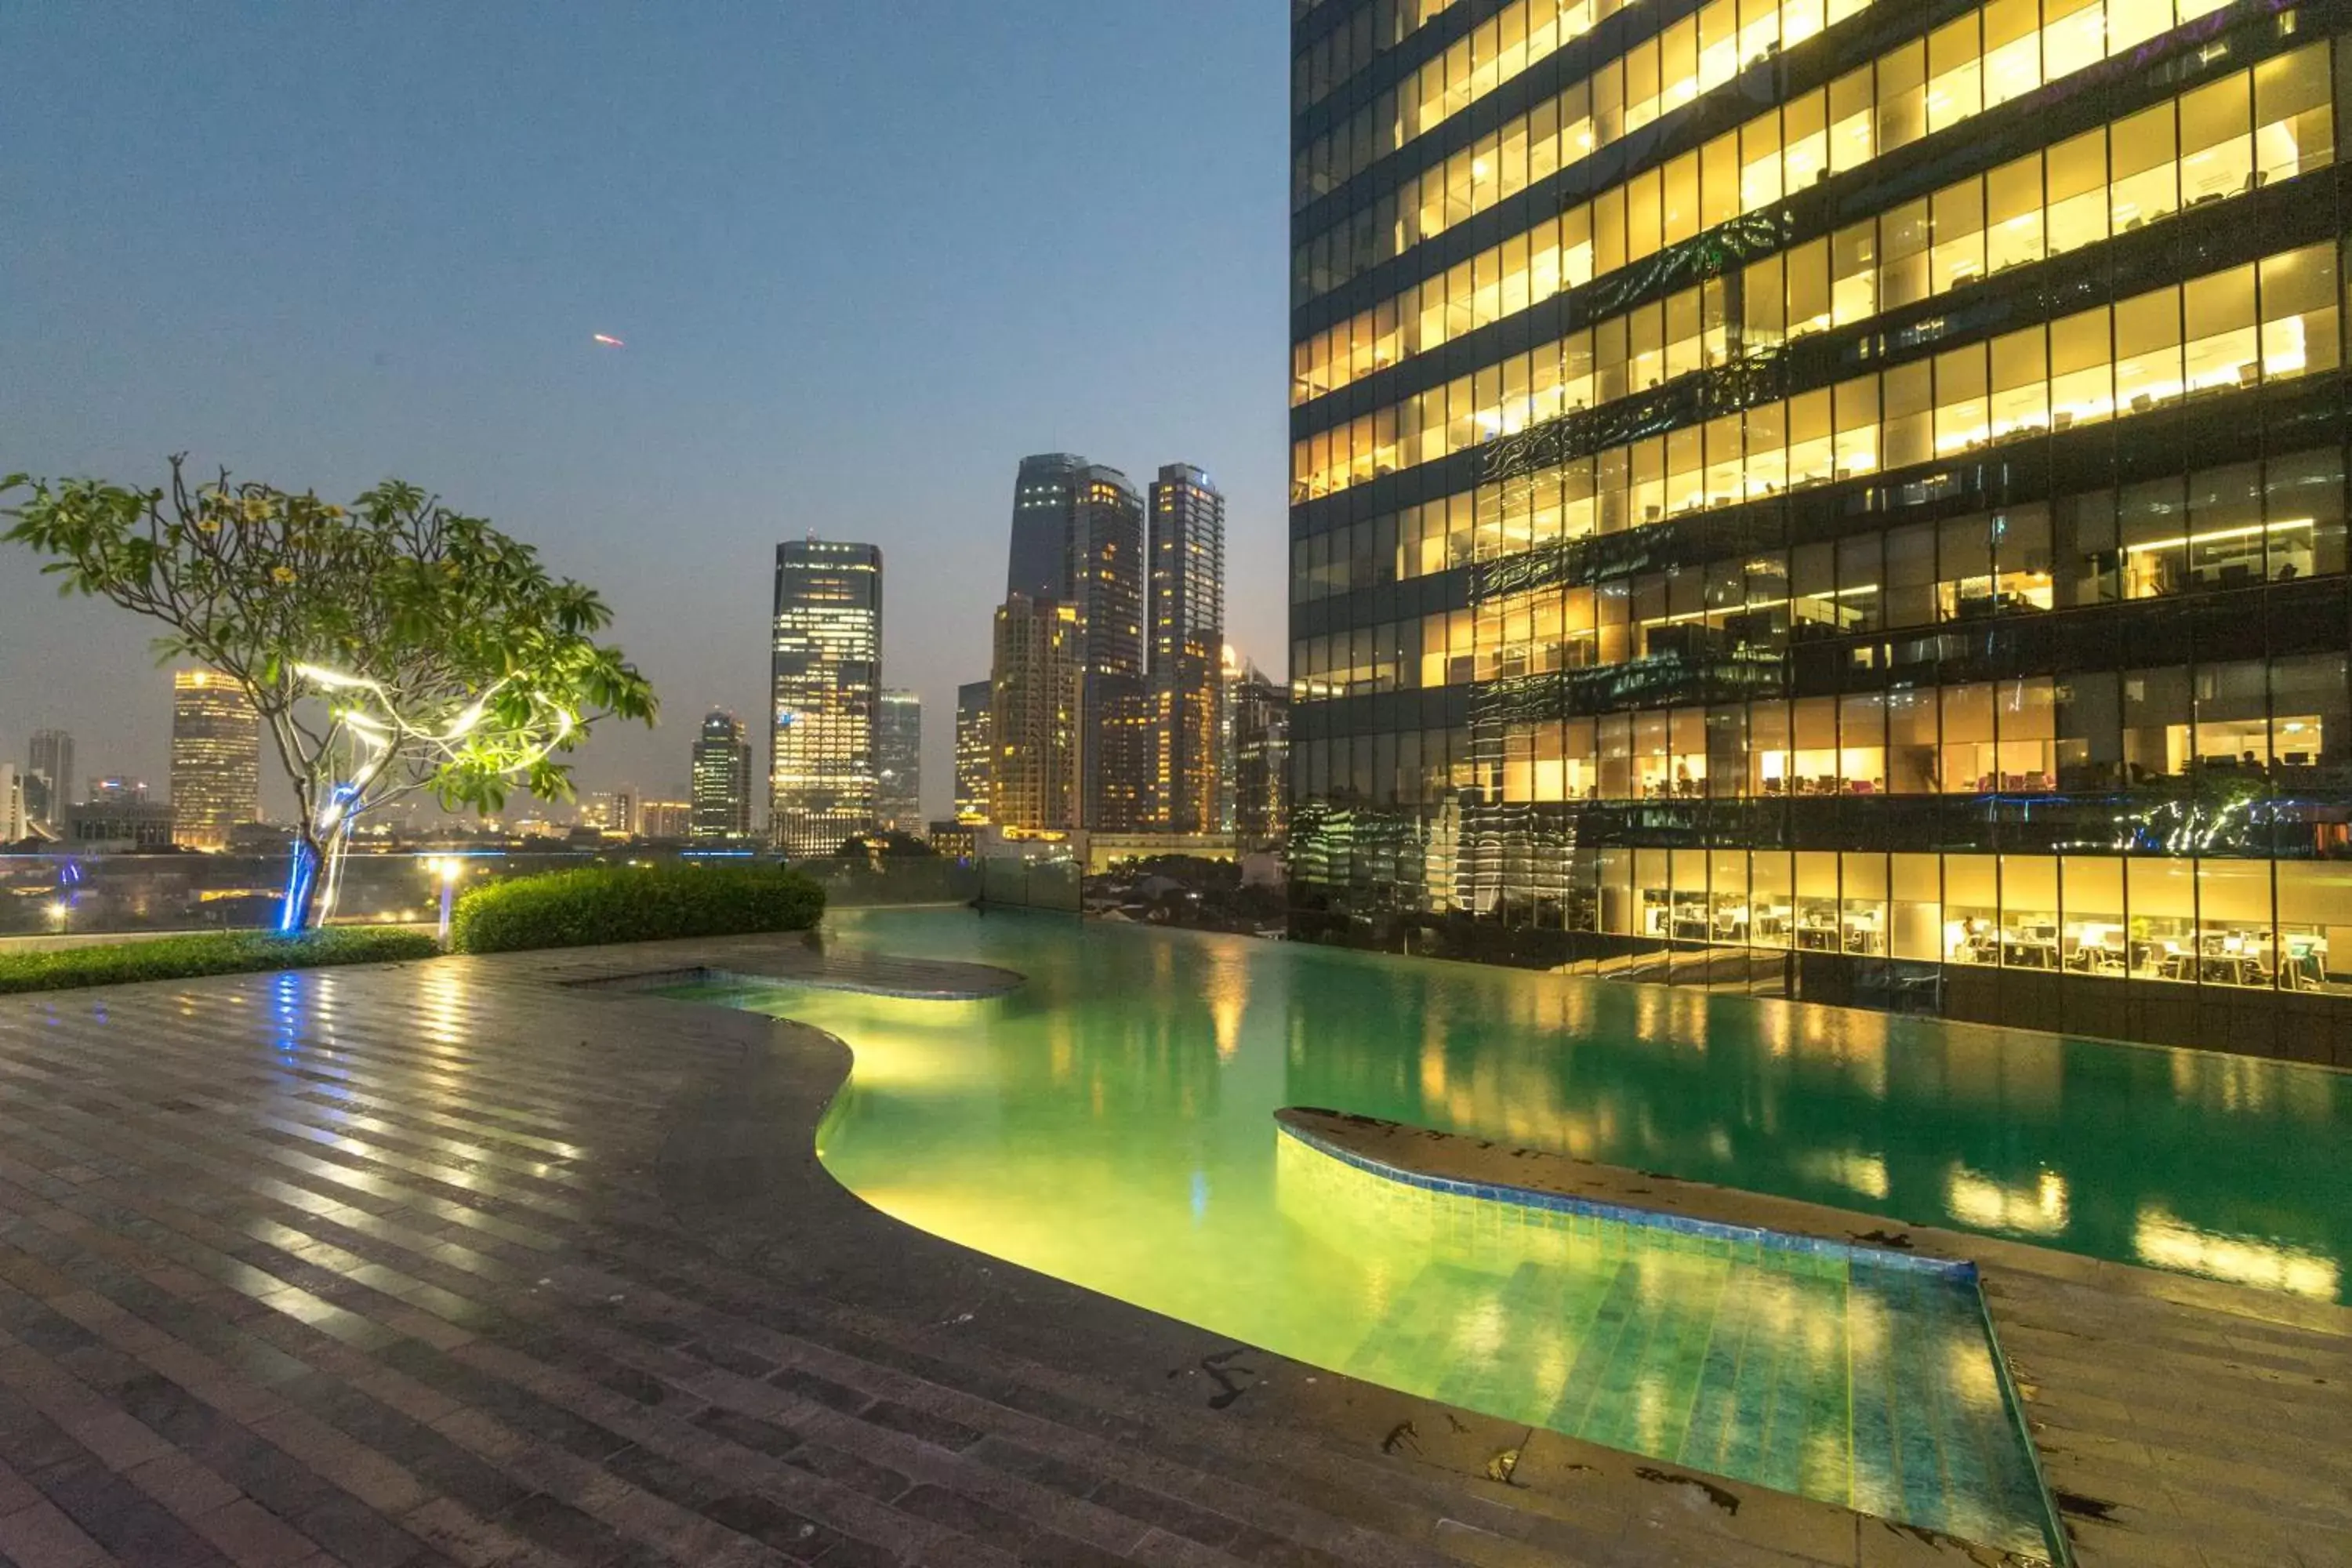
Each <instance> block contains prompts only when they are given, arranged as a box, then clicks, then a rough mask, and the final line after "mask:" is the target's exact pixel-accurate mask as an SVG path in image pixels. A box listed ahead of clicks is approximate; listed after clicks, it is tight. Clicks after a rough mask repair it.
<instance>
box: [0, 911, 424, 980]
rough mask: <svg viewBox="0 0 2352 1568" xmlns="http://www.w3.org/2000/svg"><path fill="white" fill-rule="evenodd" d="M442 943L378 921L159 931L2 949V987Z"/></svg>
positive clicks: (217, 970)
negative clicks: (196, 932)
mask: <svg viewBox="0 0 2352 1568" xmlns="http://www.w3.org/2000/svg"><path fill="white" fill-rule="evenodd" d="M440 951H441V950H440V947H439V946H438V945H437V944H436V942H434V940H433V938H432V937H431V936H430V935H428V934H427V933H425V932H424V931H390V930H386V929H384V928H383V927H381V926H329V927H328V928H327V929H326V930H324V931H309V932H306V933H304V934H303V935H301V936H280V935H278V933H277V932H276V931H221V932H218V933H217V934H215V933H211V932H207V933H205V935H202V936H164V937H157V938H155V939H154V940H153V941H152V942H109V943H107V944H105V945H104V946H98V945H91V946H88V947H66V948H58V949H55V950H52V951H47V952H7V953H0V994H7V993H9V992H15V991H63V990H68V989H71V988H74V987H77V986H83V985H120V984H123V983H124V982H126V981H131V980H190V979H194V978H195V977H196V976H198V975H204V974H253V973H261V972H264V971H268V970H276V969H316V968H319V967H320V965H322V964H329V963H389V962H392V961H394V960H396V959H404V958H431V957H432V956H434V955H435V954H436V953H437V952H440Z"/></svg>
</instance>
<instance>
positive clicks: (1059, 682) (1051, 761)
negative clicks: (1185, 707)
mask: <svg viewBox="0 0 2352 1568" xmlns="http://www.w3.org/2000/svg"><path fill="white" fill-rule="evenodd" d="M1085 640H1086V639H1085V634H1084V630H1083V627H1082V626H1081V623H1080V621H1079V619H1078V607H1077V606H1076V605H1072V604H1067V603H1065V602H1062V601H1059V600H1055V599H1032V598H1031V597H1029V595H1026V594H1014V595H1012V596H1011V597H1009V598H1007V599H1006V600H1005V601H1004V604H1003V606H1002V607H1001V608H999V609H998V610H997V612H996V643H995V660H994V667H993V668H994V670H995V674H994V676H993V678H992V687H993V690H992V694H991V701H990V717H989V734H990V744H991V746H992V748H993V752H994V755H993V756H992V759H991V761H992V766H991V768H990V770H989V773H990V777H989V785H990V807H989V818H990V820H991V821H993V822H995V823H997V824H999V825H1000V826H1006V827H1043V828H1069V827H1076V826H1081V823H1080V821H1079V802H1080V798H1081V797H1080V781H1081V779H1082V778H1083V776H1084V768H1083V758H1082V755H1081V753H1082V752H1083V750H1084V742H1083V739H1082V737H1083V734H1084V723H1083V721H1084V716H1085V715H1084V703H1085V684H1086V683H1085V679H1084V672H1085V668H1086V658H1085V653H1086V647H1085Z"/></svg>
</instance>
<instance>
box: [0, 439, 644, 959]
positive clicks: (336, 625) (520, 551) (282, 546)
mask: <svg viewBox="0 0 2352 1568" xmlns="http://www.w3.org/2000/svg"><path fill="white" fill-rule="evenodd" d="M171 466H172V478H171V483H170V485H169V486H168V487H167V488H165V489H145V490H142V489H126V488H124V487H121V486H119V485H113V484H109V483H105V482H102V481H100V480H96V479H68V480H63V481H58V482H55V483H52V482H51V481H48V480H45V479H39V480H37V479H32V478H30V477H29V476H27V475H24V474H14V475H10V476H9V477H8V478H6V479H0V497H6V496H11V495H13V494H15V493H16V492H17V491H20V490H22V491H27V492H29V495H28V498H27V499H23V500H20V501H19V502H18V504H16V505H15V506H13V507H11V508H9V509H7V510H5V511H0V518H6V519H11V520H13V522H12V525H11V526H10V527H9V528H8V529H7V530H6V531H5V533H0V539H5V540H8V541H11V542H16V543H18V544H22V545H25V546H27V547H28V548H30V549H32V550H34V551H36V552H38V553H40V554H42V555H46V556H47V557H49V558H50V559H49V561H48V563H47V564H46V565H45V566H44V567H43V568H42V570H43V571H44V572H47V573H50V574H55V575H57V576H58V577H59V578H60V579H61V580H62V581H61V591H62V592H64V593H67V594H87V595H95V596H97V597H99V598H102V599H106V600H109V601H110V602H112V603H114V604H116V605H121V607H123V608H124V609H127V610H131V611H133V612H135V613H137V614H139V615H142V616H149V617H150V618H152V619H154V620H157V621H161V622H162V623H163V626H164V627H165V628H166V629H165V631H164V632H163V635H162V636H160V637H157V638H156V639H155V647H156V649H157V652H158V655H159V657H161V658H164V659H173V658H192V659H195V660H198V661H200V662H202V663H203V664H205V665H206V666H208V667H209V668H213V669H215V670H217V671H219V672H220V673H222V674H224V675H226V676H227V677H229V678H230V679H233V680H235V681H236V682H237V683H238V684H239V685H240V686H242V687H243V688H244V689H245V693H246V696H247V698H248V699H249V700H251V701H252V703H253V707H254V710H255V711H256V713H257V714H258V715H259V717H260V720H261V723H262V726H263V728H264V730H265V731H266V732H267V733H268V735H269V737H270V739H271V741H272V742H274V743H275V745H276V747H277V751H278V760H279V761H280V763H283V764H284V766H285V769H286V773H287V776H288V777H289V779H290V780H291V781H292V784H293V786H294V797H295V801H296V804H297V805H298V806H299V808H300V822H299V826H298V829H297V832H298V842H297V845H296V850H295V869H294V874H293V876H292V878H291V879H289V884H288V890H287V900H286V912H285V919H284V922H283V923H284V924H285V926H286V928H287V929H289V930H303V929H308V928H309V927H310V926H312V925H315V924H317V923H318V922H319V921H320V920H322V919H324V917H325V915H326V913H327V912H328V911H329V910H331V908H332V904H333V898H334V889H335V881H336V878H337V875H338V874H339V872H340V869H341V858H342V853H341V852H342V848H343V846H344V844H345V843H346V842H347V841H348V839H349V837H350V834H351V829H352V823H353V822H354V821H356V820H357V819H358V818H359V817H361V816H363V815H364V814H366V813H368V812H370V811H373V810H375V809H377V808H379V807H381V806H383V805H388V804H389V803H391V802H393V801H396V800H399V799H401V798H403V797H404V796H408V795H416V794H418V793H420V792H425V793H430V794H431V795H433V796H434V797H435V798H436V799H437V800H438V801H439V802H440V803H441V805H443V806H444V807H445V808H451V809H455V808H457V807H462V806H471V807H473V808H474V809H475V810H477V811H478V812H488V811H494V810H497V809H498V808H499V806H501V805H504V804H505V802H506V798H507V794H508V791H509V788H510V787H512V786H513V785H515V784H518V783H519V784H521V785H522V786H523V787H524V788H527V789H528V790H529V791H530V793H531V794H532V795H537V796H539V797H541V799H546V800H564V799H569V798H571V795H572V784H571V776H570V775H571V769H570V766H569V765H568V764H567V763H563V762H562V761H561V760H560V759H561V758H562V756H563V755H565V754H566V753H568V752H571V751H572V750H573V749H574V748H575V747H577V746H578V745H579V743H580V742H582V741H583V739H585V738H586V736H587V734H588V732H589V730H590V727H591V726H592V725H593V723H595V722H596V721H599V720H602V719H605V718H617V719H632V720H642V721H645V722H646V723H647V724H650V723H652V721H653V720H654V718H655V715H656V708H657V705H656V700H655V697H654V692H653V688H652V686H651V684H650V683H649V682H647V681H646V678H645V677H644V676H643V675H641V674H639V673H638V671H637V669H636V668H635V666H634V665H632V664H630V663H629V662H628V660H627V658H625V656H624V655H623V654H622V652H621V650H620V649H619V648H617V647H606V646H603V645H600V644H599V643H597V642H596V640H595V637H594V634H595V633H597V632H598V631H601V630H602V629H603V628H604V626H608V625H609V624H610V623H611V621H612V618H613V617H612V612H611V611H610V610H609V609H607V608H606V607H605V605H604V600H603V599H601V598H600V597H598V596H597V595H596V593H595V592H594V591H593V589H590V588H588V587H585V586H583V585H582V584H578V583H574V582H572V581H570V580H569V579H563V578H556V577H552V576H551V575H549V574H548V572H547V571H546V569H545V568H544V567H542V566H541V564H540V563H539V558H538V555H537V553H536V552H534V551H533V550H532V549H531V548H530V546H529V545H526V544H522V543H520V542H517V541H516V540H514V539H511V538H509V537H508V536H507V535H506V534H503V533H500V532H499V531H498V530H496V529H494V528H492V527H491V526H490V525H489V523H488V522H487V521H484V520H483V519H481V518H477V517H466V516H463V515H460V514H459V513H457V512H454V511H451V510H449V509H448V508H446V507H445V506H443V505H442V504H441V502H440V501H439V500H438V499H437V498H436V497H433V496H429V495H427V494H426V493H425V491H423V490H421V489H417V488H416V487H415V485H411V484H404V483H403V482H401V481H400V480H397V479H387V480H385V481H384V482H383V483H382V484H380V485H378V486H376V487H375V488H374V489H371V490H369V491H367V492H366V493H365V494H363V495H362V496H360V497H359V498H358V499H357V500H354V501H352V504H351V506H350V507H349V509H345V508H343V507H341V506H331V505H329V504H327V503H326V502H323V501H321V500H319V498H318V497H317V496H316V495H314V494H311V493H310V492H308V491H305V492H303V493H301V494H296V493H294V492H292V491H289V490H282V489H278V488H276V487H275V486H271V485H267V484H256V483H251V482H246V483H237V482H233V481H232V480H231V479H230V477H229V474H228V472H227V470H226V469H223V470H222V471H221V473H220V476H219V478H218V479H215V480H214V481H212V482H209V483H205V484H192V483H191V482H190V480H189V479H188V477H187V474H186V472H185V470H184V458H181V457H174V458H172V460H171Z"/></svg>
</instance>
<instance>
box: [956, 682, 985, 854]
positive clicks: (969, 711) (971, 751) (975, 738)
mask: <svg viewBox="0 0 2352 1568" xmlns="http://www.w3.org/2000/svg"><path fill="white" fill-rule="evenodd" d="M994 689H995V688H994V686H993V684H992V682H990V681H986V680H968V681H966V682H964V684H962V685H961V686H959V687H957V688H956V727H955V814H956V820H957V821H958V822H968V823H981V822H986V821H987V820H988V814H989V810H990V806H991V792H990V786H989V782H988V781H989V778H990V774H991V772H992V769H991V765H990V759H991V754H992V747H991V745H990V743H989V736H990V734H991V732H992V726H991V724H990V721H989V720H990V714H989V709H990V707H991V706H992V702H993V700H994V699H993V696H992V693H993V691H994Z"/></svg>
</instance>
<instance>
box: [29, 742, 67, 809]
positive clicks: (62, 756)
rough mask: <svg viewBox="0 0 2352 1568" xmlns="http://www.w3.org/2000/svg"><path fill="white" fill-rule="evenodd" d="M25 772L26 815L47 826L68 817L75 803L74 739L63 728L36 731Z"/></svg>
mask: <svg viewBox="0 0 2352 1568" xmlns="http://www.w3.org/2000/svg"><path fill="white" fill-rule="evenodd" d="M31 752H32V754H31V756H30V758H29V759H28V760H29V763H30V764H31V765H30V766H29V767H28V768H27V769H26V773H25V815H26V816H29V817H31V818H32V819H33V820H34V821H36V822H38V823H40V824H41V825H43V826H47V827H55V826H58V824H60V823H62V822H64V821H65V819H66V807H67V806H68V805H72V804H73V776H74V771H73V766H74V739H73V736H72V735H70V734H68V732H67V731H63V730H36V731H33V743H32V747H31Z"/></svg>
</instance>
